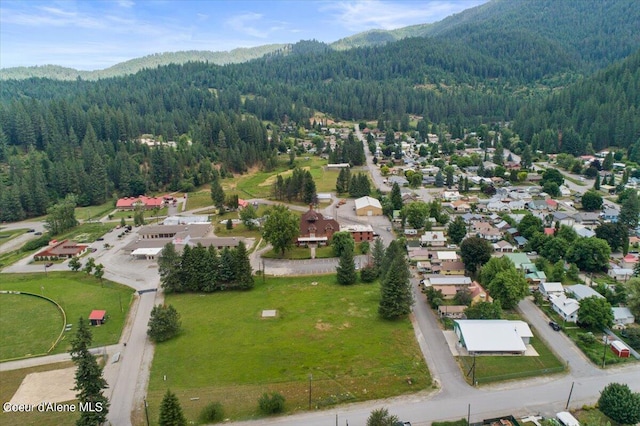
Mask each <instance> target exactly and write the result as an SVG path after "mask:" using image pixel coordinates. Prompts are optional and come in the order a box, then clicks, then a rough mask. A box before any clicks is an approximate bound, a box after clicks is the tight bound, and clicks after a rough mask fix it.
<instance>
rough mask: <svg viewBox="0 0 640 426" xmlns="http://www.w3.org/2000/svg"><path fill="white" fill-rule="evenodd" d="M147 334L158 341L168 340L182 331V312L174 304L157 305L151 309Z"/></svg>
mask: <svg viewBox="0 0 640 426" xmlns="http://www.w3.org/2000/svg"><path fill="white" fill-rule="evenodd" d="M148 326H149V328H148V329H147V335H149V338H150V339H151V340H153V341H154V342H156V343H159V342H164V341H167V340H169V339H171V338H173V337H174V336H176V335H177V334H178V333H179V332H180V328H181V327H182V324H181V322H180V314H179V313H178V311H176V308H174V307H173V305H156V306H154V307H153V309H152V310H151V317H150V318H149V324H148Z"/></svg>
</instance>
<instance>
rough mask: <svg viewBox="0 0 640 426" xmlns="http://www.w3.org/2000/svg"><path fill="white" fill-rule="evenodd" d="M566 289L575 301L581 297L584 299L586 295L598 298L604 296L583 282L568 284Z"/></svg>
mask: <svg viewBox="0 0 640 426" xmlns="http://www.w3.org/2000/svg"><path fill="white" fill-rule="evenodd" d="M567 291H568V292H569V293H572V294H573V297H575V298H576V300H577V301H580V300H582V299H586V298H587V297H592V296H595V297H599V298H600V297H604V296H603V295H601V294H600V293H598V292H597V291H595V290H594V289H592V288H591V287H587V286H586V285H584V284H575V285H570V286H568V287H567Z"/></svg>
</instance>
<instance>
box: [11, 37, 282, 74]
mask: <svg viewBox="0 0 640 426" xmlns="http://www.w3.org/2000/svg"><path fill="white" fill-rule="evenodd" d="M283 48H285V45H283V44H268V45H264V46H258V47H252V48H239V49H233V50H231V51H228V52H211V51H206V50H190V51H184V52H166V53H156V54H154V55H148V56H144V57H142V58H136V59H131V60H129V61H126V62H121V63H119V64H116V65H114V66H112V67H109V68H106V69H103V70H96V71H78V70H75V69H73V68H65V67H60V66H57V65H43V66H37V67H15V68H5V69H0V80H8V79H18V80H22V79H28V78H51V79H54V80H75V79H77V78H78V77H80V78H82V79H83V80H90V81H91V80H98V79H101V78H110V77H119V76H123V75H128V74H135V73H137V72H138V71H140V70H142V69H145V68H156V67H158V66H162V65H169V64H185V63H187V62H208V63H210V64H216V65H224V64H231V63H239V62H246V61H249V60H251V59H255V58H260V57H262V56H264V55H267V54H270V53H273V52H277V51H279V50H282V49H283Z"/></svg>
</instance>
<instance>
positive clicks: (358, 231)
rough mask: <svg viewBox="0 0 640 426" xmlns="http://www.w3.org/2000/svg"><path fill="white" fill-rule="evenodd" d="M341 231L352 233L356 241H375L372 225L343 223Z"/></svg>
mask: <svg viewBox="0 0 640 426" xmlns="http://www.w3.org/2000/svg"><path fill="white" fill-rule="evenodd" d="M340 231H341V232H342V231H346V232H348V233H350V234H351V236H352V237H353V240H354V241H355V242H356V243H359V242H362V241H373V238H374V237H375V235H374V232H373V227H372V226H371V225H343V226H340Z"/></svg>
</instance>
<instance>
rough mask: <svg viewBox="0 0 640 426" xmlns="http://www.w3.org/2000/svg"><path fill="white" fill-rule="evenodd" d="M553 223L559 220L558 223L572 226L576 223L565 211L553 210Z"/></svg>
mask: <svg viewBox="0 0 640 426" xmlns="http://www.w3.org/2000/svg"><path fill="white" fill-rule="evenodd" d="M551 217H552V218H553V219H552V221H553V223H556V222H559V223H560V225H567V226H573V225H574V224H575V223H576V220H575V218H574V217H573V216H572V215H569V214H567V213H565V212H558V211H555V212H553V213H551Z"/></svg>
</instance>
